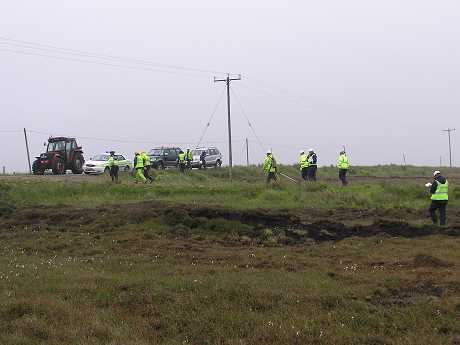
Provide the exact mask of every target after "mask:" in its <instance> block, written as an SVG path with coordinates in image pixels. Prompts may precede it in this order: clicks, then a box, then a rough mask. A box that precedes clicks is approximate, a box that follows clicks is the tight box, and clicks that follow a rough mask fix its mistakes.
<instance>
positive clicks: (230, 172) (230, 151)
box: [214, 74, 241, 182]
mask: <svg viewBox="0 0 460 345" xmlns="http://www.w3.org/2000/svg"><path fill="white" fill-rule="evenodd" d="M234 80H241V75H239V76H238V77H237V78H230V74H227V78H225V79H216V77H214V82H215V83H217V82H221V81H223V82H225V83H226V84H227V125H228V168H229V169H228V174H229V178H230V182H231V181H232V179H233V177H232V168H233V157H232V122H231V117H230V82H231V81H234Z"/></svg>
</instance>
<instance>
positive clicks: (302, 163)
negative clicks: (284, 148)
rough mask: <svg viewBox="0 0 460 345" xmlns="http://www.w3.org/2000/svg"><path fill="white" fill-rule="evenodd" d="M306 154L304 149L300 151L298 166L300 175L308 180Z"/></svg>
mask: <svg viewBox="0 0 460 345" xmlns="http://www.w3.org/2000/svg"><path fill="white" fill-rule="evenodd" d="M308 166H309V163H308V156H307V155H306V154H305V151H304V150H301V151H300V157H299V168H300V175H301V176H302V179H303V180H304V181H307V180H308Z"/></svg>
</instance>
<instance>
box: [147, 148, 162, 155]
mask: <svg viewBox="0 0 460 345" xmlns="http://www.w3.org/2000/svg"><path fill="white" fill-rule="evenodd" d="M162 153H163V149H151V150H150V151H149V155H150V156H161V155H162Z"/></svg>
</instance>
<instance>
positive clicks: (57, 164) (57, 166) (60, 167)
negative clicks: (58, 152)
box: [52, 158, 65, 175]
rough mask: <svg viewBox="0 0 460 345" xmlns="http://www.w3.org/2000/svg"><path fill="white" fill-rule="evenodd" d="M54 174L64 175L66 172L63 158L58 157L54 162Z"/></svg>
mask: <svg viewBox="0 0 460 345" xmlns="http://www.w3.org/2000/svg"><path fill="white" fill-rule="evenodd" d="M52 169H53V174H54V175H63V174H65V164H64V162H63V160H62V159H61V158H57V159H56V160H55V161H54V163H53V168H52Z"/></svg>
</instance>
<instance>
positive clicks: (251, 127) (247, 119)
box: [231, 88, 264, 150]
mask: <svg viewBox="0 0 460 345" xmlns="http://www.w3.org/2000/svg"><path fill="white" fill-rule="evenodd" d="M231 91H232V93H233V95H234V96H235V99H236V102H237V103H238V105H239V106H240V109H241V113H242V114H243V116H244V117H245V118H246V121H247V122H248V126H249V128H250V129H251V131H252V133H253V134H254V137H255V138H256V139H257V142H258V143H259V146H260V148H261V149H262V150H263V149H264V146H263V143H262V141H261V140H260V138H259V136H258V135H257V133H256V130H255V128H254V127H253V126H252V124H251V121H249V117H248V115H247V114H246V111H245V110H244V107H243V104H242V103H241V101H240V99H239V97H238V96H237V94H236V92H235V91H234V90H233V88H231Z"/></svg>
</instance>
